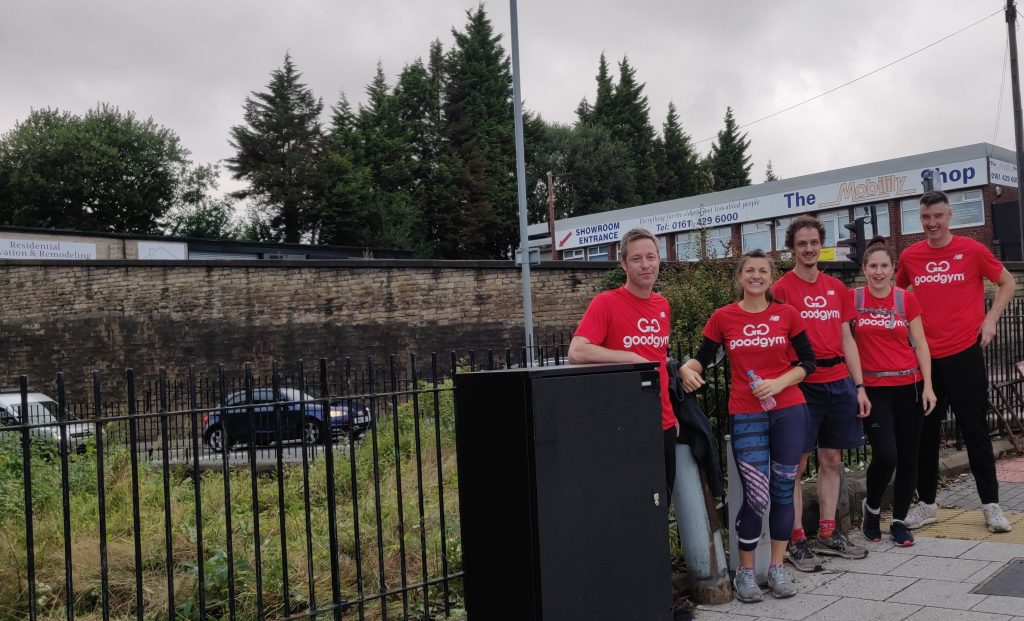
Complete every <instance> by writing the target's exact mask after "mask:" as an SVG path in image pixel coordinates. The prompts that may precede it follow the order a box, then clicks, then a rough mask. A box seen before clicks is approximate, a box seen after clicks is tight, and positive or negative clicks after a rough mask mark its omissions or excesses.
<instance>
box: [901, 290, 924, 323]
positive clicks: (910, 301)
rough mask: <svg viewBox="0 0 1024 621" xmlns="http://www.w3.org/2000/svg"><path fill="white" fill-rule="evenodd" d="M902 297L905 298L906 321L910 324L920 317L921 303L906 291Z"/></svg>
mask: <svg viewBox="0 0 1024 621" xmlns="http://www.w3.org/2000/svg"><path fill="white" fill-rule="evenodd" d="M904 296H905V297H906V300H905V303H906V307H907V308H906V311H907V321H908V322H910V321H913V320H915V319H917V318H918V317H920V316H921V303H920V302H918V301H917V296H916V295H914V294H913V293H911V292H910V291H907V292H906V294H904Z"/></svg>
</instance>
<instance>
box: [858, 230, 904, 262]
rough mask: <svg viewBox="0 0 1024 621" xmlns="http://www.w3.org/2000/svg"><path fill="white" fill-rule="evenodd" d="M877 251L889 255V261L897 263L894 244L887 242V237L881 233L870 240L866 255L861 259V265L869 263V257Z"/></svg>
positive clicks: (865, 251)
mask: <svg viewBox="0 0 1024 621" xmlns="http://www.w3.org/2000/svg"><path fill="white" fill-rule="evenodd" d="M876 252H884V253H885V254H887V255H889V261H891V262H892V264H893V265H896V252H895V251H894V250H893V249H892V246H890V245H888V244H886V243H885V238H884V237H882V236H881V235H875V236H874V237H872V238H871V241H869V242H868V245H867V248H866V249H865V250H864V256H863V257H861V259H860V265H861V267H864V266H865V265H867V264H868V257H869V256H871V255H872V254H874V253H876Z"/></svg>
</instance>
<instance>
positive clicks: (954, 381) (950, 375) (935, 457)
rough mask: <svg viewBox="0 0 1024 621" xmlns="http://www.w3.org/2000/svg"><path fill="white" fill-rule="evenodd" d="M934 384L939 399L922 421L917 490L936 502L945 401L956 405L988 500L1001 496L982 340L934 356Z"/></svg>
mask: <svg viewBox="0 0 1024 621" xmlns="http://www.w3.org/2000/svg"><path fill="white" fill-rule="evenodd" d="M932 386H933V388H934V389H935V395H936V397H938V404H937V405H936V406H935V411H934V412H932V415H931V416H928V417H926V418H925V419H924V425H923V426H922V427H921V450H920V456H919V459H918V464H917V495H918V497H919V498H920V500H921V502H926V503H929V504H932V503H934V502H935V491H936V488H937V487H938V482H939V425H940V423H941V422H942V419H943V418H945V415H946V407H947V406H949V407H951V408H953V415H954V416H955V417H956V426H957V428H958V429H959V430H960V435H961V436H963V439H964V444H966V445H967V459H968V460H969V461H970V464H971V474H973V475H974V482H975V484H976V485H977V487H978V496H980V497H981V502H982V503H983V504H987V503H991V502H999V482H998V481H997V480H996V458H995V456H994V455H992V439H991V438H990V437H989V435H988V421H987V420H986V413H987V412H988V372H987V370H986V369H985V358H984V355H983V354H982V351H981V345H979V344H977V343H975V344H974V345H971V346H970V347H968V348H967V349H965V350H963V351H962V352H960V353H958V354H953V355H952V356H947V357H945V358H932Z"/></svg>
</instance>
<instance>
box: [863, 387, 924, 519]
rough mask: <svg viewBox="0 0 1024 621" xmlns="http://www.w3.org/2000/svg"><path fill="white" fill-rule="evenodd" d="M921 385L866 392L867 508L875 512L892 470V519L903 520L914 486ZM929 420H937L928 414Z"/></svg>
mask: <svg viewBox="0 0 1024 621" xmlns="http://www.w3.org/2000/svg"><path fill="white" fill-rule="evenodd" d="M922 387H923V384H922V383H920V382H918V383H917V384H906V385H904V386H879V387H871V386H868V387H867V388H866V390H867V394H868V399H870V400H871V416H868V417H867V418H865V419H863V422H864V433H865V434H867V436H868V440H869V441H870V442H871V464H870V465H868V476H867V482H868V495H867V499H868V506H870V507H871V508H873V509H878V508H879V507H881V505H882V494H884V493H885V488H886V487H887V486H888V485H889V479H890V478H892V473H893V470H895V471H896V481H895V482H894V483H893V501H892V517H893V519H896V520H902V519H904V518H906V517H907V510H908V509H910V501H911V500H912V499H913V496H914V488H915V487H916V486H917V453H918V443H919V442H920V438H921V423H922V422H923V420H924V410H923V409H922V408H921V389H922ZM930 416H938V413H937V412H932V413H931V414H930Z"/></svg>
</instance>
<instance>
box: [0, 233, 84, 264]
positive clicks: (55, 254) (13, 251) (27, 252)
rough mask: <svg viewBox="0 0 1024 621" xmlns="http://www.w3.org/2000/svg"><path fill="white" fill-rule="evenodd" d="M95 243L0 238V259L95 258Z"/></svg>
mask: <svg viewBox="0 0 1024 621" xmlns="http://www.w3.org/2000/svg"><path fill="white" fill-rule="evenodd" d="M95 258H96V244H82V243H74V242H65V241H50V240H47V241H41V240H38V239H10V238H0V259H53V260H58V261H67V260H79V259H95Z"/></svg>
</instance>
